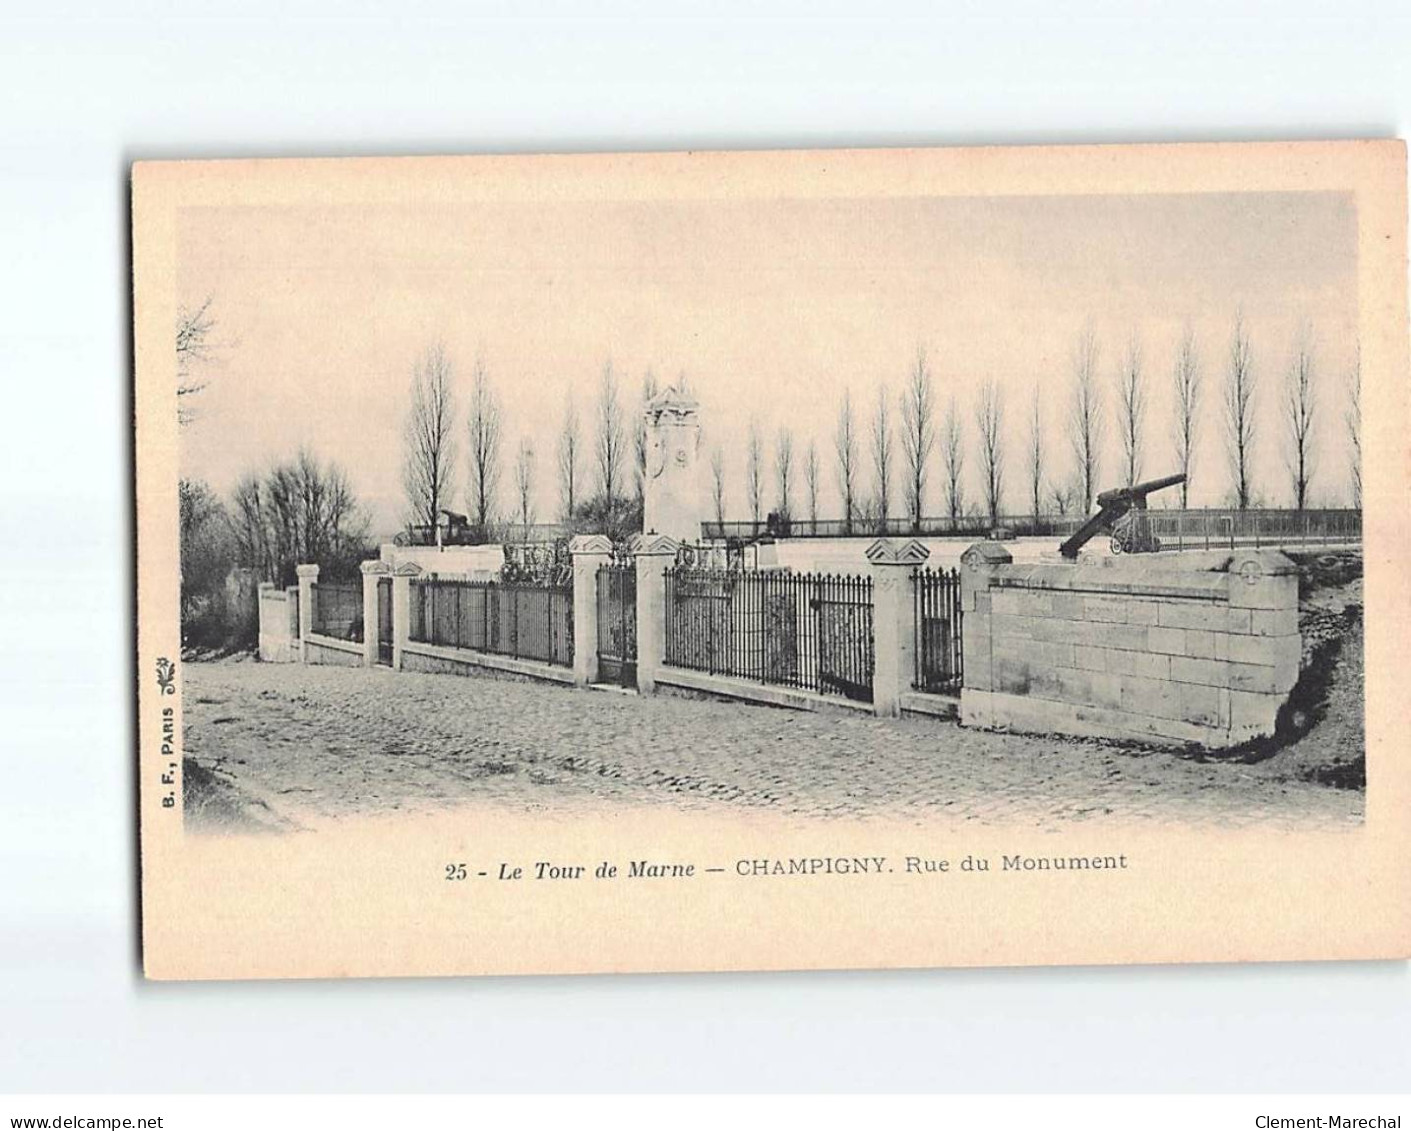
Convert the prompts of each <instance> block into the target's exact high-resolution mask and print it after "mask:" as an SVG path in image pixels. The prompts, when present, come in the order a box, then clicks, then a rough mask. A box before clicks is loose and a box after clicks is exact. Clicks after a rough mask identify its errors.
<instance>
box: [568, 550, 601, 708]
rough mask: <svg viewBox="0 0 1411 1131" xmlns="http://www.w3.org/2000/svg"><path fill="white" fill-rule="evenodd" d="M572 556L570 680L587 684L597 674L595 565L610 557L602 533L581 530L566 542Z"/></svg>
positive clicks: (594, 678) (592, 681)
mask: <svg viewBox="0 0 1411 1131" xmlns="http://www.w3.org/2000/svg"><path fill="white" fill-rule="evenodd" d="M568 552H569V554H571V555H572V557H573V682H574V683H577V684H579V685H580V686H583V687H586V686H588V684H590V683H595V682H596V681H597V678H598V569H599V567H601V566H604V565H606V564H607V563H608V561H609V560H610V558H611V557H612V543H611V542H610V541H609V540H608V539H607V538H605V537H604V536H603V535H601V534H580V535H578V536H577V537H576V538H574V539H573V540H572V541H571V542H569V544H568Z"/></svg>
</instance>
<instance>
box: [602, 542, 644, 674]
mask: <svg viewBox="0 0 1411 1131" xmlns="http://www.w3.org/2000/svg"><path fill="white" fill-rule="evenodd" d="M598 679H600V680H601V681H602V682H604V683H617V684H621V685H622V686H623V687H636V686H637V569H636V567H635V566H633V565H603V566H599V567H598Z"/></svg>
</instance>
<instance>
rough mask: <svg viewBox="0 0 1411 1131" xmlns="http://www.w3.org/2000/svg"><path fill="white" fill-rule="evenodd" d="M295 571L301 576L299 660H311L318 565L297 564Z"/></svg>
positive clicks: (306, 661)
mask: <svg viewBox="0 0 1411 1131" xmlns="http://www.w3.org/2000/svg"><path fill="white" fill-rule="evenodd" d="M294 573H295V575H296V576H297V577H298V578H299V662H300V663H301V664H307V663H308V662H309V633H311V632H312V631H313V630H314V582H316V581H317V580H318V566H316V565H297V566H295V567H294Z"/></svg>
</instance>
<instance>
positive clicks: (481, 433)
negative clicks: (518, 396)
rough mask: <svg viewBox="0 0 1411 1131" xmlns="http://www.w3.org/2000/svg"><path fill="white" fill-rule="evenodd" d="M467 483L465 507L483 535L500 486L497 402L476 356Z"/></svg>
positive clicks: (488, 377)
mask: <svg viewBox="0 0 1411 1131" xmlns="http://www.w3.org/2000/svg"><path fill="white" fill-rule="evenodd" d="M469 420H470V483H469V486H468V489H467V498H466V503H467V507H466V509H467V510H469V511H470V513H471V516H472V519H473V521H474V523H475V525H476V527H477V529H478V530H479V532H480V535H481V536H482V537H485V536H486V527H488V526H489V524H490V522H491V521H492V520H493V519H494V515H495V498H496V495H497V493H498V490H499V485H500V442H501V428H502V422H501V418H500V402H499V398H498V397H496V396H495V390H494V389H493V388H492V387H491V385H490V372H489V370H488V369H487V368H486V366H485V359H484V358H483V357H482V356H480V355H479V354H477V355H476V358H475V372H474V374H473V375H472V377H471V385H470V418H469Z"/></svg>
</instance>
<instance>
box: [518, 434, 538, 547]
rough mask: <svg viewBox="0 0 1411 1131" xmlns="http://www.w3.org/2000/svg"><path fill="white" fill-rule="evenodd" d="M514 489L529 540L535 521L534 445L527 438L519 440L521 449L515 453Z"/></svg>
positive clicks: (522, 522) (526, 538)
mask: <svg viewBox="0 0 1411 1131" xmlns="http://www.w3.org/2000/svg"><path fill="white" fill-rule="evenodd" d="M514 489H515V493H516V494H517V495H518V496H519V523H520V526H521V527H522V528H523V538H524V540H525V541H526V542H527V541H529V527H530V525H531V524H532V523H533V521H534V445H533V444H531V443H530V442H529V440H528V439H527V438H522V439H521V440H520V441H519V451H518V452H517V453H516V454H515V458H514Z"/></svg>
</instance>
